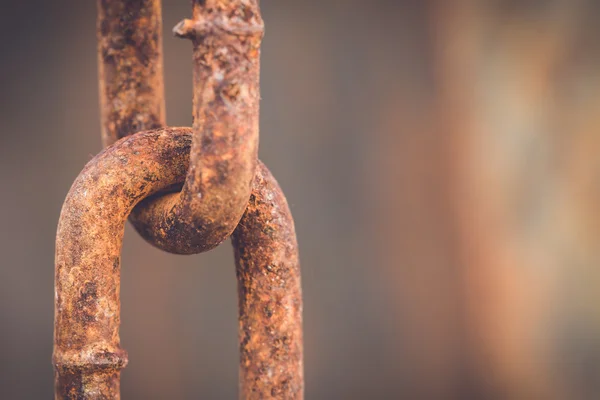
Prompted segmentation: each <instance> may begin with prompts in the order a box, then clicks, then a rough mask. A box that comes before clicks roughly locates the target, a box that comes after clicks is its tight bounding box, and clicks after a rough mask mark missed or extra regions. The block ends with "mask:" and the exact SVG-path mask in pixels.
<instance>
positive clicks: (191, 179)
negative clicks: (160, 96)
mask: <svg viewBox="0 0 600 400" xmlns="http://www.w3.org/2000/svg"><path fill="white" fill-rule="evenodd" d="M193 16H194V19H193V20H184V21H182V22H181V23H180V24H178V25H177V26H176V27H175V29H174V32H175V34H176V35H178V36H180V37H185V38H189V39H191V40H192V43H193V60H194V67H193V68H194V70H193V71H194V74H193V76H194V102H193V103H194V104H193V116H194V122H193V132H194V137H193V140H192V149H191V155H190V170H189V171H188V175H187V178H186V181H185V184H184V185H183V188H182V190H181V192H180V193H172V194H168V195H164V196H158V197H154V198H151V199H148V200H146V201H144V202H143V203H142V204H140V206H139V207H136V209H135V210H134V211H133V212H132V214H131V218H130V220H131V222H132V223H133V225H134V226H135V228H136V229H137V231H138V232H139V233H140V234H141V235H142V236H143V237H144V238H145V239H146V240H147V241H148V242H150V243H151V244H153V245H155V246H157V247H159V248H161V249H163V250H165V251H168V252H172V253H179V254H194V253H200V252H203V251H207V250H210V249H212V248H214V247H216V246H217V245H219V244H220V243H222V242H223V241H224V240H225V239H227V238H228V237H229V236H230V235H231V233H232V232H233V230H234V229H235V227H236V225H237V224H238V222H239V220H240V218H241V217H242V214H243V213H244V210H245V208H246V205H247V204H248V198H249V197H250V191H251V187H252V179H253V177H254V172H255V169H256V160H257V153H258V116H259V97H260V94H259V59H260V42H261V39H262V33H263V22H262V19H261V17H260V13H259V9H258V4H257V2H256V1H255V0H229V1H194V2H193ZM131 133H133V131H132V132H131Z"/></svg>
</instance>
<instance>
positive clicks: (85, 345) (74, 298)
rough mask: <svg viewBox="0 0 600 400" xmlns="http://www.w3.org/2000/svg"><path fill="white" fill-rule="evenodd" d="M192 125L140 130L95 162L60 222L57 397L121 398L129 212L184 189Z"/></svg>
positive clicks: (79, 179) (84, 174) (82, 176)
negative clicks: (124, 247)
mask: <svg viewBox="0 0 600 400" xmlns="http://www.w3.org/2000/svg"><path fill="white" fill-rule="evenodd" d="M190 133H191V131H190V129H189V128H180V129H161V130H156V131H150V132H145V133H140V134H138V135H136V136H133V137H130V138H127V139H125V140H123V141H121V142H119V143H118V144H116V145H115V146H112V147H109V148H108V149H107V150H105V151H103V152H102V153H100V154H99V155H97V156H96V157H95V158H93V159H92V160H91V161H90V162H89V163H88V164H87V166H86V167H85V168H84V169H83V171H82V172H81V174H80V175H79V176H78V177H77V179H76V180H75V182H74V183H73V186H72V187H71V190H70V191H69V194H68V195H67V198H66V200H65V202H64V205H63V209H62V212H61V216H60V220H59V223H58V231H57V238H56V260H55V266H56V270H55V274H56V275H55V326H54V354H53V361H54V366H55V377H56V385H55V397H56V398H57V399H105V398H106V399H118V398H119V371H120V369H121V368H123V367H124V366H125V365H126V364H127V355H126V353H125V352H124V351H123V350H122V349H121V347H120V345H119V324H120V317H119V314H120V302H119V289H120V277H121V273H120V259H121V258H120V253H121V244H122V239H123V233H124V226H125V221H126V219H127V216H128V215H129V212H130V211H131V209H132V208H133V207H134V205H135V204H137V203H138V202H139V201H140V200H141V199H143V198H145V197H147V196H149V195H151V194H153V193H157V192H159V191H161V190H166V189H169V188H171V187H172V186H173V185H177V184H181V181H182V180H183V177H184V176H185V174H186V172H187V169H188V160H189V150H190V144H191V137H190Z"/></svg>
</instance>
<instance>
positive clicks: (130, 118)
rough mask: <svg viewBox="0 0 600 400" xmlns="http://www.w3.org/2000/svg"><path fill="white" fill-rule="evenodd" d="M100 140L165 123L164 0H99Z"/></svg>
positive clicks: (109, 141) (164, 124)
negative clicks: (162, 13)
mask: <svg viewBox="0 0 600 400" xmlns="http://www.w3.org/2000/svg"><path fill="white" fill-rule="evenodd" d="M97 6H98V20H97V37H98V72H99V81H100V113H101V122H102V123H101V126H102V141H103V143H104V146H108V145H111V144H113V143H114V142H116V141H117V140H118V139H121V138H123V137H125V136H128V135H131V134H134V133H135V132H140V131H146V130H150V129H156V128H161V127H164V126H166V117H165V100H164V97H165V96H164V82H163V51H162V15H161V1H160V0H135V1H133V0H125V1H109V0H98V1H97Z"/></svg>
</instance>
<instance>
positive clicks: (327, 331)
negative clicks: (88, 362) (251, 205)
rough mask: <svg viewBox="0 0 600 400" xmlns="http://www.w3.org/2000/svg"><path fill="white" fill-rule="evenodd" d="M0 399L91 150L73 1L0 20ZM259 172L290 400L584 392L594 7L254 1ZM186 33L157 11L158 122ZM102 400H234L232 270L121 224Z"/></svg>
mask: <svg viewBox="0 0 600 400" xmlns="http://www.w3.org/2000/svg"><path fill="white" fill-rule="evenodd" d="M1 4H2V10H1V11H0V33H1V39H0V61H1V62H0V128H1V134H0V182H1V183H2V191H1V193H2V195H1V196H0V221H1V222H2V229H0V255H1V258H0V398H3V399H4V398H6V399H9V398H10V399H21V398H22V399H42V398H51V396H52V382H53V375H52V366H51V352H52V324H53V277H54V269H53V259H54V237H55V232H56V225H57V221H58V217H59V213H60V208H61V205H62V202H63V200H64V197H65V195H66V193H67V191H68V190H69V187H70V185H71V183H72V182H73V180H74V179H75V177H76V176H77V174H78V173H79V171H80V170H81V169H82V168H83V166H84V165H85V163H86V162H87V161H89V160H90V159H91V158H92V157H93V155H95V154H97V153H98V152H99V151H100V150H101V141H100V122H99V112H98V83H97V66H96V26H95V24H96V8H95V2H93V1H73V0H71V1H66V0H57V1H53V2H45V1H21V2H10V3H9V2H2V3H1ZM261 10H262V14H263V18H264V20H265V25H266V35H265V38H264V41H263V45H262V67H261V68H262V69H261V93H262V102H261V144H260V157H261V159H262V160H263V161H264V162H265V163H266V164H267V165H268V166H269V168H270V169H271V171H272V172H273V174H274V175H275V176H276V177H277V179H278V181H279V183H280V185H281V186H282V188H283V190H284V192H285V193H286V196H287V199H288V202H289V203H290V206H291V210H292V213H293V215H294V218H295V221H296V229H297V235H298V240H299V244H300V256H301V262H302V273H303V291H304V321H305V322H304V323H305V370H306V372H305V376H306V398H307V399H396V398H408V399H455V398H457V399H467V398H469V399H470V398H473V399H523V400H532V399H559V400H563V399H569V400H571V399H574V400H577V399H582V400H591V399H594V398H598V397H599V396H600V386H599V382H600V305H599V304H600V302H599V300H600V299H599V298H598V295H597V293H598V292H599V289H600V212H599V207H598V204H600V202H599V201H600V58H599V56H600V42H599V41H598V38H599V37H600V26H598V24H597V20H598V18H599V17H600V7H599V6H598V4H597V2H595V1H593V0H587V1H585V0H573V1H569V0H562V1H558V0H554V1H523V2H515V1H499V0H496V1H467V0H452V1H443V0H439V1H433V0H430V1H417V0H413V1H408V0H406V1H402V0H397V1H383V0H373V1H358V0H321V1H317V0H314V1H283V0H280V1H274V0H262V1H261ZM190 15H191V9H190V5H189V2H188V1H183V0H180V1H164V2H163V21H164V42H163V46H164V54H165V88H166V100H167V121H168V123H169V125H172V126H182V125H183V126H189V125H190V124H191V96H192V93H191V45H190V43H189V42H188V41H185V40H180V39H176V38H174V37H173V36H172V35H171V29H172V27H173V26H174V25H175V24H176V23H177V22H179V21H180V20H181V19H182V18H184V17H189V16H190ZM122 266H123V267H122V288H121V300H122V321H123V322H122V328H121V342H122V345H123V347H124V348H125V349H126V350H127V351H128V352H129V359H130V362H129V365H128V367H127V368H126V369H125V370H124V371H123V374H122V397H123V398H125V399H186V398H190V399H191V398H207V399H232V398H236V396H237V360H238V354H237V321H236V318H237V299H236V280H235V270H234V265H233V256H232V250H231V247H230V245H229V243H225V244H223V245H222V246H220V247H219V248H217V249H216V250H214V251H211V252H209V253H206V254H202V255H198V256H173V255H170V254H166V253H162V252H160V251H159V250H156V249H154V248H152V247H150V246H149V245H148V244H146V243H145V242H143V241H142V239H141V238H139V237H138V236H137V235H136V234H135V232H134V231H133V230H132V229H131V228H130V227H129V226H128V227H127V230H126V234H125V243H124V250H123V260H122Z"/></svg>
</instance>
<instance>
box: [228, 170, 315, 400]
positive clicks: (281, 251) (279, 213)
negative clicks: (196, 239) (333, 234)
mask: <svg viewBox="0 0 600 400" xmlns="http://www.w3.org/2000/svg"><path fill="white" fill-rule="evenodd" d="M232 242H233V246H234V249H235V260H236V266H237V278H238V293H239V339H240V398H242V399H302V398H303V392H304V383H303V375H304V373H303V362H302V292H301V285H300V266H299V262H298V248H297V244H296V234H295V231H294V221H293V219H292V216H291V213H290V210H289V208H288V205H287V202H286V200H285V197H284V195H283V193H282V192H281V189H280V188H279V186H278V184H277V182H276V181H275V179H274V178H273V176H272V175H271V173H270V172H269V170H268V169H267V168H266V167H265V166H264V165H263V164H262V163H260V164H259V167H258V168H257V171H256V177H255V180H254V189H253V191H252V195H251V196H250V202H249V204H248V208H247V209H246V212H245V214H244V216H243V217H242V220H241V221H240V223H239V225H238V227H237V228H236V230H235V232H234V233H233V236H232Z"/></svg>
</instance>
